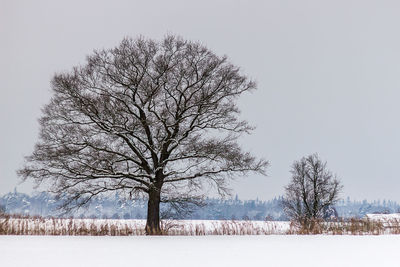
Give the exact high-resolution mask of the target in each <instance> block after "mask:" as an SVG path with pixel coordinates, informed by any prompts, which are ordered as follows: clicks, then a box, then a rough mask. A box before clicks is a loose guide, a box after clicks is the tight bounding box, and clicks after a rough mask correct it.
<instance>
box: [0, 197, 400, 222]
mask: <svg viewBox="0 0 400 267" xmlns="http://www.w3.org/2000/svg"><path fill="white" fill-rule="evenodd" d="M281 201H282V198H281V197H277V198H274V199H272V200H268V201H260V200H258V199H256V200H245V201H243V200H240V199H239V198H238V197H237V196H236V197H235V198H233V199H216V198H208V199H206V200H205V204H206V205H205V206H202V207H196V206H191V212H186V213H177V212H176V211H175V210H174V209H172V207H171V206H170V205H168V204H162V206H161V211H162V212H161V213H162V216H164V217H170V218H175V219H209V220H216V219H218V220H221V219H238V220H242V219H246V220H265V219H267V220H281V221H283V220H287V217H286V215H285V214H284V212H283V210H282V207H281ZM61 203H62V200H55V198H54V197H53V196H52V195H51V194H49V193H46V192H41V193H36V194H33V195H27V194H23V193H19V192H16V191H14V192H12V193H8V194H6V195H3V196H1V197H0V205H1V206H3V209H5V211H6V213H9V214H23V215H39V216H43V217H49V216H52V217H61V216H62V217H66V216H72V217H75V218H114V219H117V218H120V219H144V218H145V217H146V208H147V205H146V201H145V200H126V199H123V198H120V197H119V195H118V194H115V195H112V196H108V197H97V198H95V199H94V200H93V201H92V203H91V204H90V205H89V206H88V207H86V208H81V209H79V210H77V211H74V212H73V213H70V214H63V213H62V212H61V211H60V210H58V209H57V207H58V206H59V205H60V204H61ZM333 209H334V210H335V211H336V212H335V214H337V215H338V216H339V217H342V218H349V217H357V218H360V217H364V216H365V215H366V214H371V213H394V212H399V211H400V205H399V204H397V203H396V202H393V201H386V200H384V201H382V202H381V201H373V202H368V201H366V200H364V201H351V200H350V199H349V198H347V199H346V200H341V201H339V202H338V204H337V205H336V206H335V207H333Z"/></svg>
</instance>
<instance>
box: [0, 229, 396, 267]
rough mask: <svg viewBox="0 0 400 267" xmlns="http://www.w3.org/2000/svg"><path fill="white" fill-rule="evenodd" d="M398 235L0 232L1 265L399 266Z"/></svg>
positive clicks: (60, 266)
mask: <svg viewBox="0 0 400 267" xmlns="http://www.w3.org/2000/svg"><path fill="white" fill-rule="evenodd" d="M399 247H400V236H399V235H382V236H324V235H315V236H311V235H310V236H295V235H268V236H160V237H147V236H130V237H90V236H83V237H76V236H0V252H1V253H0V255H1V256H0V266H4V267H8V266H12V267H19V266H21V267H22V266H23V267H25V266H41V267H47V266H58V267H63V266H68V267H78V266H82V267H83V266H84V267H88V266H95V267H102V266H107V267H109V266H160V267H162V266H166V267H167V266H174V267H179V266H185V267H188V266H191V267H192V266H202V267H204V266H208V267H211V266H221V267H223V266H241V267H242V266H256V265H255V264H257V265H258V266H272V267H275V266H279V267H286V266H290V267H292V266H307V267H313V266H332V267H333V266H334V267H344V266H352V267H353V266H361V267H369V266H374V267H375V266H385V267H386V266H388V267H391V266H400V260H399V258H398V251H399Z"/></svg>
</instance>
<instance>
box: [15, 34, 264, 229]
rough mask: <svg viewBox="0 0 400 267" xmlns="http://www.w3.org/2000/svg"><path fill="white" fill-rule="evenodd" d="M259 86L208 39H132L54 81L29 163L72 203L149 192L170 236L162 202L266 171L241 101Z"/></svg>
mask: <svg viewBox="0 0 400 267" xmlns="http://www.w3.org/2000/svg"><path fill="white" fill-rule="evenodd" d="M255 88H256V85H255V83H254V82H253V81H251V80H249V79H248V78H247V77H246V76H245V75H243V74H242V73H241V71H240V70H239V68H238V67H236V66H234V65H232V64H231V63H229V61H228V60H227V58H226V57H225V56H223V57H220V56H217V55H215V54H214V53H213V52H211V51H210V50H209V49H207V48H206V47H204V46H203V45H201V44H200V43H196V42H190V41H186V40H183V39H182V38H180V37H176V36H167V37H165V38H164V39H163V40H162V41H161V42H157V41H154V40H149V39H144V38H138V39H131V38H125V39H124V40H123V41H122V42H121V43H120V44H119V45H118V46H117V47H116V48H114V49H108V50H100V51H94V53H93V54H92V55H90V56H88V57H87V62H86V63H85V64H84V65H82V66H79V67H75V68H73V70H72V71H70V72H65V73H59V74H56V75H55V76H54V77H53V79H52V89H53V97H52V99H51V100H50V103H49V104H47V105H46V106H45V108H44V109H43V116H42V117H41V119H40V126H41V129H40V139H39V142H38V143H37V144H36V146H35V149H34V152H33V153H32V155H30V156H28V157H27V160H26V163H25V165H24V167H23V168H22V169H21V170H19V175H20V176H21V177H22V178H23V179H27V178H33V179H34V180H35V181H36V182H37V183H38V184H42V183H43V182H46V184H50V185H51V186H50V187H49V188H50V189H49V190H50V191H52V192H54V193H56V194H57V195H59V196H68V201H66V203H65V208H67V207H77V206H81V205H84V204H86V203H87V202H88V201H90V199H91V198H93V197H94V196H96V195H99V194H103V193H106V192H110V191H115V190H119V191H121V192H125V193H127V194H128V195H131V196H136V197H138V196H145V197H147V198H148V213H147V224H146V232H147V233H148V234H160V233H161V232H160V202H162V201H170V202H175V203H179V202H185V201H191V200H193V199H195V198H199V197H201V196H202V194H203V193H204V192H205V189H207V188H208V186H211V187H214V189H215V188H216V189H217V190H218V192H219V193H225V192H227V189H228V184H227V181H228V180H229V178H233V177H235V176H238V175H244V174H246V173H248V172H257V173H262V174H263V173H264V172H265V168H266V167H267V165H268V163H267V161H265V160H263V159H256V158H255V157H254V156H252V155H251V154H250V153H247V152H244V151H243V150H242V149H241V147H240V146H239V144H238V142H237V139H238V137H239V136H240V135H241V134H243V133H249V132H250V131H251V130H252V127H250V126H249V125H248V123H247V122H246V121H243V120H241V119H239V118H238V114H239V109H238V107H237V105H236V100H237V98H238V97H239V96H240V95H241V94H242V93H244V92H247V91H250V90H252V89H255Z"/></svg>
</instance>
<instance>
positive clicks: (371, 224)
mask: <svg viewBox="0 0 400 267" xmlns="http://www.w3.org/2000/svg"><path fill="white" fill-rule="evenodd" d="M287 233H288V234H300V235H316V234H327V235H382V234H400V220H398V219H389V220H370V219H368V218H367V219H355V218H351V219H348V220H338V221H332V222H324V221H321V220H314V221H311V222H309V223H307V224H297V223H293V222H292V223H291V224H290V229H289V231H288V232H287Z"/></svg>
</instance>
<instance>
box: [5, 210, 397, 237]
mask: <svg viewBox="0 0 400 267" xmlns="http://www.w3.org/2000/svg"><path fill="white" fill-rule="evenodd" d="M144 226H145V221H144V220H107V219H73V218H69V219H60V218H42V217H26V216H10V215H2V216H1V217H0V235H71V236H85V235H90V236H135V235H138V236H140V235H145V234H146V233H145V231H144ZM161 227H162V234H164V235H172V236H178V235H183V236H202V235H270V234H300V235H310V234H312V235H315V234H328V235H381V234H400V220H398V219H392V220H385V221H382V220H380V221H377V220H369V219H349V220H339V221H334V222H323V221H318V220H317V221H313V222H312V223H309V224H307V225H301V224H296V223H290V225H287V224H284V223H282V222H270V221H268V222H267V221H265V222H254V221H235V220H231V221H228V220H226V221H189V222H188V221H177V220H164V221H162V223H161Z"/></svg>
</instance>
